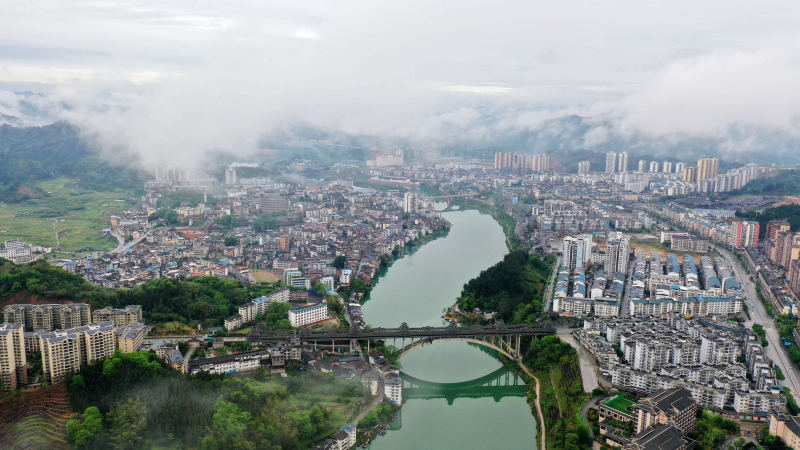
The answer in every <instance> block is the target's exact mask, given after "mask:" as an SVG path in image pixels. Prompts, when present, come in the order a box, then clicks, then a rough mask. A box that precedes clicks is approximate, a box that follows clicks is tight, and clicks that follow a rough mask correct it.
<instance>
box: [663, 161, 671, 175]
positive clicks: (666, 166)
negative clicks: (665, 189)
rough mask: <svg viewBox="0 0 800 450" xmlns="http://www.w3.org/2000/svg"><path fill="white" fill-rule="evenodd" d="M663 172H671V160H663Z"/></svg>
mask: <svg viewBox="0 0 800 450" xmlns="http://www.w3.org/2000/svg"><path fill="white" fill-rule="evenodd" d="M663 172H664V173H672V161H664V170H663Z"/></svg>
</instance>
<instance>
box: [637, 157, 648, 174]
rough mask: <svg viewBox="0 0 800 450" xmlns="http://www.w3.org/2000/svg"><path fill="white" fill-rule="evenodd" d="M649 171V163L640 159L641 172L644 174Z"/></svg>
mask: <svg viewBox="0 0 800 450" xmlns="http://www.w3.org/2000/svg"><path fill="white" fill-rule="evenodd" d="M646 169H647V161H645V160H643V159H640V160H639V172H644V171H645V170H646Z"/></svg>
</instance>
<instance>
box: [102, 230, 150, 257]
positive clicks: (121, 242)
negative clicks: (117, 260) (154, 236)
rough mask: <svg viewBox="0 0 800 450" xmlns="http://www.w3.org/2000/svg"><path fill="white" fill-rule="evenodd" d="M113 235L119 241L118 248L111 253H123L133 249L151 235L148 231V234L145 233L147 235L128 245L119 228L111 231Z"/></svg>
mask: <svg viewBox="0 0 800 450" xmlns="http://www.w3.org/2000/svg"><path fill="white" fill-rule="evenodd" d="M111 235H112V236H114V238H115V239H116V240H117V246H116V247H115V248H114V250H111V252H110V253H122V252H124V251H125V250H127V249H129V248H131V247H133V246H134V245H136V244H138V243H140V242H142V241H143V240H144V239H145V238H146V237H147V236H149V235H150V232H149V231H148V232H147V233H145V234H143V235H141V236H139V237H138V238H136V239H134V240H132V241H130V242H128V243H127V244H126V243H125V237H124V236H122V234H121V233H120V232H119V229H118V228H114V229H112V230H111Z"/></svg>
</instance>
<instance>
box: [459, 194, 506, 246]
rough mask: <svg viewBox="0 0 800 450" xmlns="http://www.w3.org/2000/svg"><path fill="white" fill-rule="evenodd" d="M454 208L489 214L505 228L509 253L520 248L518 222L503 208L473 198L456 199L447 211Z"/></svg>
mask: <svg viewBox="0 0 800 450" xmlns="http://www.w3.org/2000/svg"><path fill="white" fill-rule="evenodd" d="M453 206H458V207H459V209H461V210H466V209H474V210H476V211H478V212H479V213H481V214H488V215H490V216H492V218H493V219H494V220H495V221H496V222H497V223H499V224H500V226H501V227H502V228H503V233H504V234H505V235H506V247H507V248H508V251H513V250H515V249H517V248H519V247H520V245H521V243H520V241H519V239H518V238H517V232H516V230H517V221H516V219H514V218H513V217H511V216H510V215H508V214H506V213H505V211H503V210H502V207H501V206H498V205H490V204H488V203H486V202H482V201H480V200H475V199H472V198H454V199H453V200H452V201H451V202H450V205H449V206H448V209H447V210H450V208H452V207H453Z"/></svg>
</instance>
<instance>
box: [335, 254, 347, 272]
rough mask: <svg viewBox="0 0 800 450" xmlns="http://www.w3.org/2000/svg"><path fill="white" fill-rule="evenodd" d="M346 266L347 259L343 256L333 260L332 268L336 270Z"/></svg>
mask: <svg viewBox="0 0 800 450" xmlns="http://www.w3.org/2000/svg"><path fill="white" fill-rule="evenodd" d="M345 264H347V257H346V256H344V255H339V256H337V257H336V258H335V259H334V260H333V264H332V266H333V267H336V268H337V269H344V265H345Z"/></svg>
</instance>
